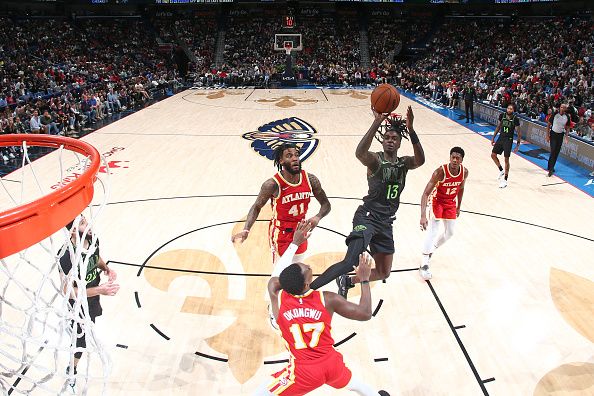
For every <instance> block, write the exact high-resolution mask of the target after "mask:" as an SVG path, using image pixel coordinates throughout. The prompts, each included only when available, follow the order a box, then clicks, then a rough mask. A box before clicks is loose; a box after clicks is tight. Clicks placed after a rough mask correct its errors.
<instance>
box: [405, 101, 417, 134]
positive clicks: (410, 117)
mask: <svg viewBox="0 0 594 396" xmlns="http://www.w3.org/2000/svg"><path fill="white" fill-rule="evenodd" d="M414 120H415V115H414V113H413V110H412V107H411V106H408V108H407V109H406V129H408V130H409V131H410V130H412V129H413V121H414Z"/></svg>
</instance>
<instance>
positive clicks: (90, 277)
mask: <svg viewBox="0 0 594 396" xmlns="http://www.w3.org/2000/svg"><path fill="white" fill-rule="evenodd" d="M89 251H90V252H92V253H91V256H90V257H89V261H88V263H87V273H86V275H85V281H86V288H87V289H88V288H90V287H95V286H99V283H100V282H101V278H100V270H99V240H97V242H96V247H95V249H94V251H93V249H89ZM86 256H87V255H86V254H85V253H84V252H83V253H82V257H81V260H82V263H84V262H85V260H86V259H87V257H86ZM60 267H62V271H63V272H64V274H65V275H68V273H69V272H70V271H71V270H72V260H71V258H70V252H69V251H68V250H66V252H65V253H64V255H63V256H62V257H60ZM77 286H78V285H77ZM87 301H88V306H89V313H90V315H91V316H92V317H95V316H99V315H101V311H102V309H101V304H100V303H99V296H98V295H97V296H93V297H89V298H88V300H87ZM70 303H71V304H72V305H74V300H70Z"/></svg>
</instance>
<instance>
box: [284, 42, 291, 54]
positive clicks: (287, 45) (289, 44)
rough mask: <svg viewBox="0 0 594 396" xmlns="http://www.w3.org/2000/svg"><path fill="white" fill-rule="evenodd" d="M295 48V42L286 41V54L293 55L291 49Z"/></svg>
mask: <svg viewBox="0 0 594 396" xmlns="http://www.w3.org/2000/svg"><path fill="white" fill-rule="evenodd" d="M292 50H293V44H291V43H286V44H285V54H287V55H291V51H292Z"/></svg>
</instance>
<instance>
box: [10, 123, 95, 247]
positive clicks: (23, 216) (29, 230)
mask: <svg viewBox="0 0 594 396" xmlns="http://www.w3.org/2000/svg"><path fill="white" fill-rule="evenodd" d="M23 142H26V143H27V146H31V147H50V148H60V146H64V149H66V150H70V151H75V152H77V153H79V154H82V155H84V156H86V157H88V158H89V159H90V161H91V163H90V166H89V167H88V168H87V169H85V171H84V172H83V174H82V175H80V176H79V177H78V178H77V179H75V180H74V181H72V182H69V183H68V184H66V185H63V186H61V187H59V188H58V189H57V190H55V191H52V192H51V193H49V194H47V195H45V196H43V197H41V198H39V199H37V200H35V201H33V202H30V203H27V204H24V205H20V206H16V207H14V208H12V209H9V210H6V211H4V212H0V241H2V243H0V259H2V258H5V257H7V256H10V255H12V254H15V253H17V252H20V251H21V250H24V249H26V248H28V247H29V246H32V245H34V244H36V243H37V242H40V241H42V240H44V239H45V238H47V237H49V236H50V235H52V234H53V233H55V232H56V231H58V230H59V229H60V228H62V227H64V226H65V225H66V224H68V223H69V222H71V221H72V220H74V218H76V216H78V215H79V214H80V213H82V211H83V210H84V209H85V208H86V207H87V206H89V204H90V203H91V201H92V199H93V192H94V188H93V184H94V183H95V180H96V176H97V172H98V171H99V166H100V164H101V157H100V155H99V152H98V151H97V149H96V148H95V147H93V146H91V145H90V144H89V143H86V142H83V141H81V140H77V139H72V138H67V137H62V136H52V135H28V134H14V135H2V136H0V147H6V146H21V145H22V144H23Z"/></svg>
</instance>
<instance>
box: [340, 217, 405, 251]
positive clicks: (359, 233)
mask: <svg viewBox="0 0 594 396" xmlns="http://www.w3.org/2000/svg"><path fill="white" fill-rule="evenodd" d="M392 221H393V220H391V219H387V220H386V219H380V218H378V216H376V215H374V213H373V212H369V211H368V210H367V209H366V208H365V207H364V206H359V207H358V208H357V211H356V212H355V216H353V231H351V233H350V234H349V236H348V237H347V239H346V243H347V245H348V244H349V241H350V240H351V239H353V238H363V241H364V244H365V247H366V248H367V246H369V251H370V252H371V255H372V256H373V255H374V254H376V253H384V254H393V253H394V237H393V234H392Z"/></svg>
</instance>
